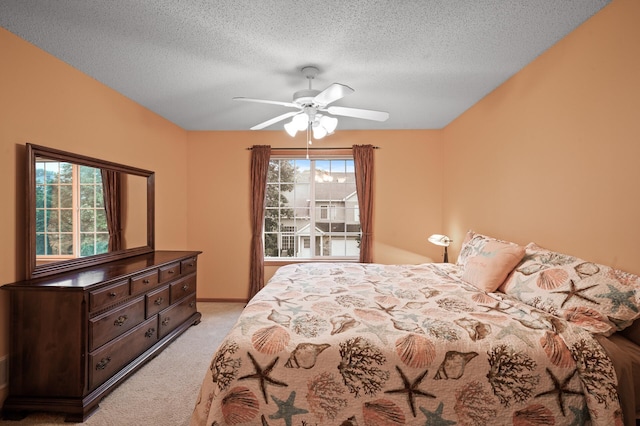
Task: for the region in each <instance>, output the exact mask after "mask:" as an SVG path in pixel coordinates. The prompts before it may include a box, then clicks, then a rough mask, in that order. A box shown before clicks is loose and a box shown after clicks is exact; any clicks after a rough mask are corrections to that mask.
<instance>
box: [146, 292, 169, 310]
mask: <svg viewBox="0 0 640 426" xmlns="http://www.w3.org/2000/svg"><path fill="white" fill-rule="evenodd" d="M144 297H145V301H146V305H147V318H150V317H151V316H153V315H155V314H157V313H158V312H160V311H161V310H163V309H164V308H167V307H169V286H165V287H161V288H159V289H157V290H153V291H150V292H149V293H147V294H146V295H145V296H144Z"/></svg>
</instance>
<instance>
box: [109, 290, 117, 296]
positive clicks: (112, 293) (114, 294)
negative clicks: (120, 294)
mask: <svg viewBox="0 0 640 426" xmlns="http://www.w3.org/2000/svg"><path fill="white" fill-rule="evenodd" d="M116 296H117V294H116V293H115V292H113V291H112V292H111V293H109V297H116Z"/></svg>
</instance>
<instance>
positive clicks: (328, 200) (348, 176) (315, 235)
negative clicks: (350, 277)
mask: <svg viewBox="0 0 640 426" xmlns="http://www.w3.org/2000/svg"><path fill="white" fill-rule="evenodd" d="M360 233H361V229H360V218H359V208H358V198H357V195H356V182H355V172H354V162H353V159H352V158H344V159H333V158H332V159H326V160H320V159H311V160H308V159H297V158H296V159H291V158H273V157H272V159H271V160H270V162H269V172H268V176H267V192H266V210H265V222H264V245H265V247H264V253H265V257H266V258H268V259H274V258H291V257H294V258H303V259H323V258H332V259H335V258H341V259H357V258H358V257H359V255H360V235H361V234H360Z"/></svg>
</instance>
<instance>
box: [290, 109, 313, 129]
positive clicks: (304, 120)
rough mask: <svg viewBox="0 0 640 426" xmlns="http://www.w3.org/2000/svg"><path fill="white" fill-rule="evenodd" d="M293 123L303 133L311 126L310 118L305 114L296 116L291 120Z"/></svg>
mask: <svg viewBox="0 0 640 426" xmlns="http://www.w3.org/2000/svg"><path fill="white" fill-rule="evenodd" d="M291 123H293V124H295V126H296V129H297V130H298V131H299V132H301V131H303V130H306V128H307V126H308V125H309V116H308V115H307V114H306V113H304V112H303V113H302V114H298V115H294V116H293V118H292V119H291Z"/></svg>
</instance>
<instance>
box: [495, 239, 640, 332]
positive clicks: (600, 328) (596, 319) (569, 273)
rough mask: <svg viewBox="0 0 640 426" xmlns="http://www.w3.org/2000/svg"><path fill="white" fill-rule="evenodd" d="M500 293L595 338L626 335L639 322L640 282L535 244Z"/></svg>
mask: <svg viewBox="0 0 640 426" xmlns="http://www.w3.org/2000/svg"><path fill="white" fill-rule="evenodd" d="M500 290H501V291H503V292H504V293H506V294H508V295H510V296H512V297H515V298H516V299H519V300H520V301H522V302H524V303H526V304H528V305H530V306H533V307H536V308H538V309H542V310H544V311H547V312H549V313H551V314H553V315H556V316H558V317H561V318H565V319H566V320H568V321H569V322H572V323H574V324H577V325H580V326H581V327H582V328H584V329H586V330H588V331H590V332H592V333H596V334H604V335H610V334H612V333H613V332H615V331H619V330H623V329H624V328H626V327H628V326H629V325H631V323H632V322H633V320H634V319H636V318H638V317H640V277H638V276H637V275H633V274H630V273H627V272H623V271H620V270H617V269H614V268H611V267H609V266H604V265H600V264H596V263H592V262H587V261H585V260H582V259H579V258H577V257H574V256H569V255H566V254H562V253H557V252H553V251H550V250H547V249H544V248H542V247H539V246H538V245H536V244H535V243H529V244H528V245H527V246H526V254H525V256H524V258H523V259H522V262H520V264H519V265H518V266H516V268H515V269H514V270H513V272H512V273H511V274H510V275H509V276H508V277H507V279H506V280H505V282H504V284H502V286H500Z"/></svg>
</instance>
